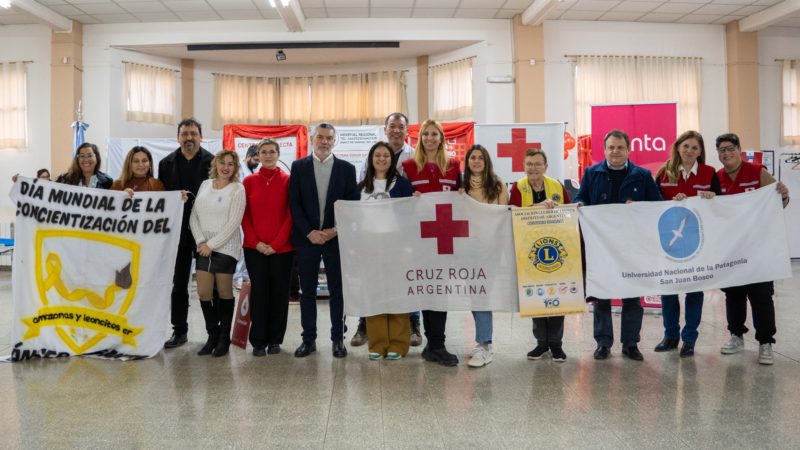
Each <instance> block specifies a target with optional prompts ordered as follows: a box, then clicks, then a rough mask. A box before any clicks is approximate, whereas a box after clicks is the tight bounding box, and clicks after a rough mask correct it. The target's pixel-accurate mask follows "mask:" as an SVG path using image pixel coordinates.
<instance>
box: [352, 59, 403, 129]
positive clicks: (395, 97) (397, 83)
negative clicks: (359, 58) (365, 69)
mask: <svg viewBox="0 0 800 450" xmlns="http://www.w3.org/2000/svg"><path fill="white" fill-rule="evenodd" d="M366 96H367V98H366V102H365V103H366V104H365V107H366V111H365V114H364V121H363V123H364V124H365V125H383V124H384V121H385V120H386V116H387V115H388V114H391V113H392V112H394V111H401V112H403V111H406V110H407V109H408V105H407V103H406V102H407V101H406V76H405V74H404V73H403V72H402V71H399V70H395V71H391V72H372V73H368V74H367V91H366Z"/></svg>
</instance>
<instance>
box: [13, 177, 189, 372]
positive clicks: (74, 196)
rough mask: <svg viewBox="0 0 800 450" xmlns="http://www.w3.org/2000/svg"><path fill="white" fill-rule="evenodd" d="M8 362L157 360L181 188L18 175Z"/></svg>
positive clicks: (166, 308) (167, 302) (166, 313)
mask: <svg viewBox="0 0 800 450" xmlns="http://www.w3.org/2000/svg"><path fill="white" fill-rule="evenodd" d="M11 199H12V200H13V201H14V203H15V205H16V208H17V212H16V216H17V217H16V228H15V229H16V236H15V246H14V257H13V264H12V289H13V291H12V297H13V300H14V319H13V325H12V327H11V328H12V331H11V339H12V340H11V342H12V346H13V347H12V354H11V357H10V359H11V360H12V361H20V360H25V359H31V358H38V357H59V356H71V355H91V356H97V357H106V358H117V359H138V358H146V357H151V356H154V355H156V354H157V353H158V352H159V350H160V349H161V348H162V347H163V344H164V335H165V332H166V326H167V321H168V318H169V308H170V292H171V290H172V274H173V271H174V266H175V255H176V252H177V247H178V240H179V238H180V229H181V221H182V211H183V204H182V202H181V195H180V193H179V192H159V193H144V192H142V193H136V194H135V196H134V197H128V195H127V194H125V193H123V192H116V191H104V190H99V189H88V188H82V187H77V186H68V185H64V184H56V183H51V182H49V181H38V180H32V179H29V178H22V177H20V178H19V180H18V181H17V183H15V184H14V187H13V188H12V190H11Z"/></svg>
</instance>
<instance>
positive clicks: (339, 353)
mask: <svg viewBox="0 0 800 450" xmlns="http://www.w3.org/2000/svg"><path fill="white" fill-rule="evenodd" d="M345 356H347V348H346V347H345V346H344V340H342V339H339V340H337V341H333V357H334V358H344V357H345Z"/></svg>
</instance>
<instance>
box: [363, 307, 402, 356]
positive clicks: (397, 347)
mask: <svg viewBox="0 0 800 450" xmlns="http://www.w3.org/2000/svg"><path fill="white" fill-rule="evenodd" d="M410 335H411V322H410V321H409V318H408V314H380V315H377V316H371V317H367V342H368V343H369V352H370V353H380V354H381V355H386V354H387V353H399V354H401V355H403V356H406V354H407V353H408V339H409V337H410Z"/></svg>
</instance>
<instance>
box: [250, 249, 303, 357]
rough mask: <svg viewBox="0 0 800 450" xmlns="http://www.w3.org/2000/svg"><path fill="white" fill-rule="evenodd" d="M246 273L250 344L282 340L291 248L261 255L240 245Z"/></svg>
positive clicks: (256, 344) (284, 331)
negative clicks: (286, 250) (248, 286)
mask: <svg viewBox="0 0 800 450" xmlns="http://www.w3.org/2000/svg"><path fill="white" fill-rule="evenodd" d="M244 261H245V264H246V265H247V272H248V273H249V274H250V344H251V345H252V346H253V347H266V346H267V345H268V344H282V343H283V337H284V335H286V318H287V316H288V315H289V274H290V272H291V271H292V263H293V261H294V252H286V253H276V254H273V255H269V256H267V255H264V254H262V253H259V252H258V251H257V250H255V249H252V248H246V249H244Z"/></svg>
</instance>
